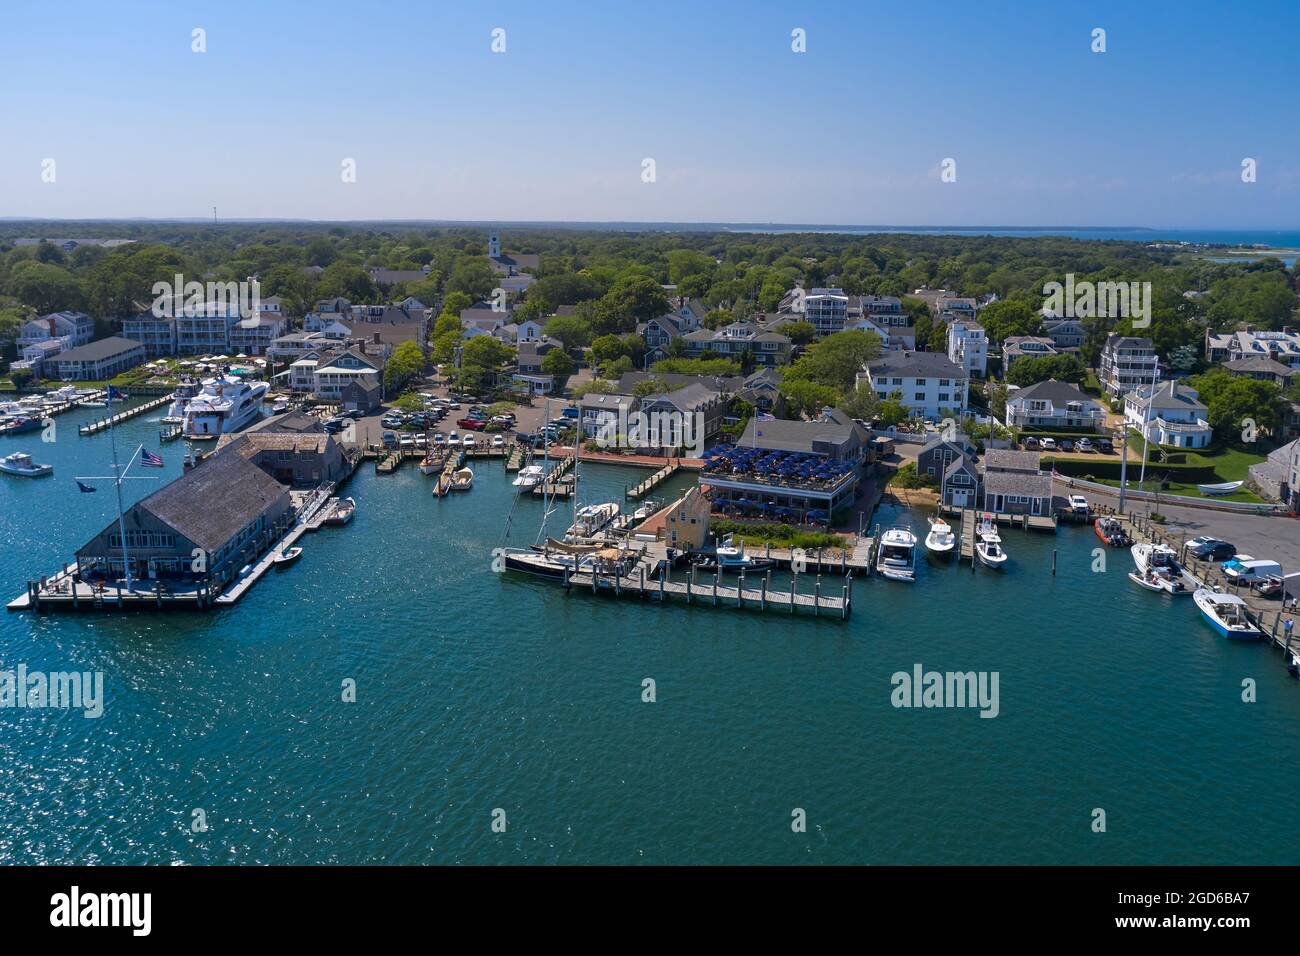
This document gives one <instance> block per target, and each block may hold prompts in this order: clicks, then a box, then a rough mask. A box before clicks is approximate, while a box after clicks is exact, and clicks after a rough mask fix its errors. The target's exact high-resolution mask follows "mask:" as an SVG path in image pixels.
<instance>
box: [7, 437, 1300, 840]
mask: <svg viewBox="0 0 1300 956" xmlns="http://www.w3.org/2000/svg"><path fill="white" fill-rule="evenodd" d="M79 416H80V417H82V418H84V417H89V413H74V414H70V415H66V416H63V417H61V418H59V419H58V424H59V428H60V440H59V441H58V442H57V443H55V444H54V445H42V444H41V443H40V441H39V435H35V436H33V435H25V436H21V437H18V438H7V439H0V444H2V445H3V446H4V447H3V449H0V451H2V452H3V453H4V454H8V453H9V452H10V451H11V450H14V449H17V448H24V449H26V450H28V451H31V452H33V453H34V454H35V455H36V457H37V459H38V460H42V461H49V462H52V463H53V464H54V465H55V466H56V469H57V471H56V475H55V477H54V478H52V479H44V480H40V481H26V480H16V479H9V478H4V479H0V507H2V509H3V515H4V522H3V535H2V537H0V585H3V588H4V592H3V596H4V597H5V599H6V600H8V599H9V598H10V597H13V596H15V595H17V594H18V593H19V592H20V591H21V590H22V587H23V582H24V581H25V580H26V579H27V577H29V576H34V575H38V574H40V573H42V572H48V571H49V570H50V569H52V568H54V567H56V566H57V565H58V563H59V562H60V561H61V560H63V559H66V558H67V557H69V556H70V555H71V553H72V551H73V550H74V549H75V547H76V546H78V545H79V544H81V543H82V542H83V541H84V540H85V539H86V538H88V537H89V536H90V535H91V534H92V533H93V532H94V531H96V530H98V529H99V528H100V527H101V526H102V525H104V524H106V523H107V522H108V521H109V520H110V519H111V517H112V515H113V510H112V501H111V497H110V493H111V492H110V489H109V488H108V486H107V484H106V483H103V482H101V484H100V488H101V490H100V491H99V492H98V493H97V494H95V495H81V494H78V493H77V492H76V489H75V486H74V485H73V482H72V478H73V476H74V475H81V474H91V475H95V474H106V473H107V469H106V463H107V460H108V453H107V449H108V438H107V436H106V435H105V436H97V437H95V438H79V437H77V435H76V433H75V424H76V423H77V421H78V417H79ZM153 417H154V414H150V415H146V416H144V417H142V418H141V419H137V420H135V421H134V422H132V423H130V424H129V425H127V426H125V427H124V428H123V429H121V430H120V432H119V438H121V439H122V445H123V446H124V447H127V446H129V447H130V448H134V446H135V444H136V443H137V442H139V441H142V440H147V441H148V443H149V447H150V448H151V449H153V450H155V451H156V450H158V446H157V443H156V437H155V436H156V432H157V427H158V426H157V424H156V423H154V422H151V421H150V419H151V418H153ZM132 436H134V438H133V439H132ZM162 453H163V455H164V457H165V458H166V460H167V468H166V469H165V476H167V477H171V476H174V475H176V474H178V473H179V471H180V465H179V463H180V455H181V448H180V446H179V445H169V446H164V448H163V449H162ZM641 474H642V473H640V472H636V471H632V472H628V471H625V470H622V469H615V468H609V467H601V466H592V467H589V468H585V469H584V476H585V479H586V480H585V481H584V485H585V486H586V494H588V495H591V496H592V497H600V498H605V497H614V496H621V494H622V490H623V487H624V485H625V484H627V483H629V482H631V481H635V480H636V478H637V477H638V476H640V475H641ZM133 484H134V485H135V486H138V487H135V488H133V489H132V491H133V492H134V493H135V494H142V493H144V492H145V491H146V490H147V489H146V487H144V486H149V487H150V488H151V487H153V486H154V485H155V484H156V483H154V482H143V481H141V482H135V483H133ZM348 493H349V494H352V495H353V496H355V497H356V499H357V501H358V504H359V510H358V515H357V518H356V520H355V521H354V522H353V524H352V525H351V526H350V527H348V528H345V529H330V530H326V531H324V532H322V533H320V534H317V535H310V536H308V537H307V538H306V539H305V540H304V545H305V547H306V553H305V555H304V556H303V558H302V560H301V561H300V562H299V563H298V564H297V565H296V566H294V567H292V568H290V569H288V570H286V571H282V572H277V573H273V574H272V575H270V576H268V577H267V578H266V579H265V580H264V581H263V582H262V583H260V584H258V585H257V586H256V587H255V588H254V589H253V590H252V592H251V593H250V595H249V596H248V597H247V598H246V599H245V600H244V601H243V602H242V603H241V604H240V605H238V606H236V607H235V608H233V609H229V610H226V611H222V612H219V613H216V614H212V615H206V614H197V613H163V614H155V613H146V614H125V615H122V614H91V613H84V614H66V613H65V614H44V615H34V614H4V615H0V665H2V666H3V668H5V669H9V668H14V667H16V666H17V665H18V664H19V663H24V664H26V665H27V666H28V668H29V669H42V670H46V671H55V670H71V669H77V670H102V671H103V672H104V675H105V682H106V703H105V713H104V716H103V717H102V718H100V719H98V720H92V719H86V718H85V717H83V716H82V715H81V714H80V712H59V711H17V710H5V711H0V860H3V861H4V862H9V863H15V862H32V863H37V862H39V863H57V862H80V863H120V864H126V863H160V864H170V863H179V862H184V863H193V864H203V863H216V864H228V863H313V862H329V863H380V862H388V863H803V862H806V863H872V864H885V863H964V864H979V863H1120V864H1126V863H1162V864H1168V863H1296V862H1297V860H1298V859H1300V852H1298V851H1297V850H1296V848H1295V841H1294V840H1293V839H1291V838H1290V836H1289V833H1288V830H1287V826H1286V819H1287V818H1286V816H1285V814H1284V813H1282V814H1279V813H1278V812H1277V811H1278V810H1279V809H1280V808H1285V807H1288V806H1290V805H1291V803H1292V800H1293V797H1294V792H1295V780H1296V766H1297V763H1298V762H1300V734H1297V732H1296V730H1297V728H1298V727H1300V687H1297V686H1296V682H1295V681H1293V680H1292V679H1291V678H1289V677H1288V676H1287V674H1286V670H1285V668H1284V667H1283V666H1282V664H1281V661H1280V659H1279V656H1278V655H1276V654H1275V653H1273V652H1270V651H1268V650H1266V649H1265V648H1263V647H1262V646H1242V645H1234V644H1229V643H1227V642H1226V641H1223V640H1220V639H1218V638H1216V637H1215V636H1214V635H1213V634H1212V633H1211V632H1210V630H1209V628H1208V627H1206V626H1204V625H1203V624H1202V622H1201V621H1200V620H1199V618H1198V616H1197V614H1196V611H1195V608H1194V607H1193V606H1192V604H1191V602H1190V601H1189V600H1184V601H1181V602H1179V603H1172V602H1171V600H1170V599H1168V598H1165V597H1163V596H1160V597H1157V596H1155V595H1151V594H1149V593H1146V592H1144V591H1140V590H1139V589H1137V588H1135V587H1133V585H1132V584H1131V583H1130V582H1129V581H1128V580H1127V579H1126V577H1125V574H1126V572H1127V570H1128V568H1129V562H1128V558H1127V556H1126V555H1125V554H1123V553H1122V552H1114V551H1112V552H1109V553H1108V554H1107V558H1108V559H1109V561H1110V565H1109V570H1108V571H1107V572H1106V573H1092V572H1091V571H1090V569H1089V568H1090V564H1091V561H1092V553H1091V552H1092V549H1093V546H1094V545H1095V544H1096V540H1095V538H1093V537H1092V536H1091V534H1090V533H1088V532H1086V531H1085V530H1082V529H1077V528H1063V529H1062V530H1061V532H1060V533H1059V534H1058V535H1056V536H1054V537H1053V536H1049V535H1028V534H1025V533H1022V532H1015V531H1009V532H1007V533H1006V535H1005V541H1006V545H1007V548H1008V550H1009V552H1010V553H1011V556H1012V560H1011V566H1010V567H1009V568H1008V569H1007V570H1006V572H1005V573H1003V574H1000V575H999V574H994V573H991V572H986V571H984V570H982V569H981V570H979V571H977V572H975V573H972V572H971V571H970V569H969V568H968V567H966V568H961V569H958V568H956V567H932V566H930V565H928V564H927V563H926V562H925V559H924V558H923V559H922V561H921V569H920V573H919V580H918V581H917V582H916V583H915V584H914V585H911V586H908V585H902V584H895V583H890V582H886V581H883V580H880V579H873V580H868V581H862V582H859V583H857V584H856V585H855V591H854V595H855V603H854V613H853V616H852V618H851V619H850V620H849V621H848V622H847V623H840V622H837V621H828V620H814V619H812V618H811V617H795V618H790V617H788V616H785V615H780V614H773V613H769V614H766V615H764V614H760V613H756V612H747V613H740V612H736V611H732V610H714V609H711V608H701V607H692V608H687V607H684V606H677V605H672V606H666V607H659V606H657V605H654V604H648V603H637V602H633V601H630V600H619V599H615V598H612V597H592V596H590V595H580V594H571V595H565V594H564V593H563V591H562V590H561V589H559V588H556V587H554V586H553V585H549V584H545V583H540V582H533V581H530V580H523V579H517V578H513V577H505V578H503V577H502V576H500V575H496V574H493V573H492V572H491V570H490V560H491V557H490V551H491V549H492V548H493V547H496V546H498V545H500V544H501V543H502V532H503V527H504V524H505V515H506V514H507V512H508V511H509V509H510V504H511V501H512V496H511V494H510V488H509V485H508V483H507V480H506V478H505V476H504V472H503V469H502V468H501V466H500V465H499V464H485V465H483V466H482V467H481V468H479V469H478V479H477V481H476V483H475V487H474V490H473V491H472V492H471V493H469V494H468V495H466V496H463V497H456V498H452V499H449V500H445V501H437V500H435V499H434V498H433V497H432V496H431V495H430V494H429V479H427V478H425V477H424V476H422V475H420V474H419V473H418V471H416V470H415V469H414V468H409V467H408V468H406V469H404V470H403V471H401V472H399V473H398V474H396V475H393V476H382V477H379V476H375V475H374V474H373V471H372V469H371V468H369V467H364V468H362V469H361V470H360V471H359V472H358V473H357V476H356V477H355V478H354V480H353V482H352V483H351V485H350V487H349V489H348ZM540 508H541V505H540V503H539V502H536V501H533V500H531V499H530V500H526V501H523V502H522V503H521V504H520V506H519V509H518V511H517V512H516V515H515V520H514V527H515V533H514V534H513V535H512V539H511V543H521V544H522V543H527V542H528V541H531V540H532V537H533V534H534V533H535V530H536V527H537V522H538V518H539V516H540ZM563 515H564V512H563V510H562V511H561V513H560V514H559V515H557V516H556V520H557V522H559V521H561V520H562V518H563ZM895 518H900V519H903V520H907V519H909V518H910V519H911V520H912V522H913V524H914V526H917V527H920V526H921V525H922V524H923V519H922V518H921V516H920V515H907V514H903V515H897V514H894V513H886V514H884V515H883V516H882V520H884V521H886V523H888V522H890V521H892V520H894V519H895ZM562 527H563V524H560V528H561V529H562ZM1053 548H1056V549H1058V550H1059V555H1058V562H1059V570H1058V574H1057V576H1056V577H1055V578H1053V577H1052V574H1051V570H1050V569H1051V554H1052V549H1053ZM918 662H919V663H922V664H924V665H925V666H926V668H934V669H938V670H986V671H997V672H998V673H999V676H1000V680H999V690H1000V693H999V704H1000V711H1001V712H1000V715H999V716H998V717H997V718H996V719H981V718H979V717H978V715H977V712H976V711H975V710H956V709H947V710H905V709H895V708H894V707H892V706H891V704H890V693H891V690H892V687H891V683H890V676H891V674H893V673H894V672H895V671H900V670H903V671H910V670H911V669H912V667H913V665H914V664H916V663H918ZM646 677H652V678H654V680H655V681H656V684H657V697H658V700H657V702H656V703H653V704H647V703H642V702H641V682H642V679H643V678H646ZM1247 677H1250V678H1254V679H1255V680H1256V681H1257V682H1258V698H1259V700H1258V702H1257V703H1254V704H1246V703H1243V702H1242V701H1241V681H1242V680H1243V678H1247ZM345 678H353V679H355V680H356V682H357V688H358V691H357V693H358V700H357V702H356V703H353V704H345V703H342V702H341V700H340V687H341V682H342V681H343V680H344V679H345ZM497 807H500V808H503V809H504V810H505V811H506V814H507V821H508V828H507V831H506V832H505V833H504V834H498V833H493V832H492V829H491V826H490V824H491V819H492V811H493V809H494V808H497ZM796 807H799V808H803V809H805V810H806V811H807V814H808V832H807V833H803V834H796V833H792V832H791V828H790V820H791V811H792V809H793V808H796ZM1095 807H1101V808H1104V809H1105V811H1106V814H1107V832H1106V833H1104V834H1097V833H1093V832H1092V831H1091V829H1090V822H1091V813H1092V810H1093V808H1095ZM196 808H201V809H202V810H203V811H204V813H205V815H206V818H207V823H208V830H207V832H205V833H191V832H190V822H191V819H192V816H191V814H192V811H193V810H194V809H196Z"/></svg>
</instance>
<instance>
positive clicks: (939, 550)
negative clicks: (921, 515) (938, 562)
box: [925, 517, 957, 558]
mask: <svg viewBox="0 0 1300 956" xmlns="http://www.w3.org/2000/svg"><path fill="white" fill-rule="evenodd" d="M956 545H957V536H956V535H954V534H953V533H952V526H951V525H949V524H948V522H946V521H944V520H943V519H942V518H939V517H934V518H931V519H930V533H929V534H927V535H926V536H925V549H926V550H927V551H928V552H930V554H934V555H938V556H939V557H942V558H946V557H948V556H949V555H950V554H952V552H953V548H954V547H956Z"/></svg>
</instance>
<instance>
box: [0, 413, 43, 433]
mask: <svg viewBox="0 0 1300 956" xmlns="http://www.w3.org/2000/svg"><path fill="white" fill-rule="evenodd" d="M40 427H41V420H40V419H39V418H37V417H35V416H20V415H16V416H14V417H12V418H6V419H5V420H4V421H0V435H21V434H23V433H24V432H34V431H39V430H40Z"/></svg>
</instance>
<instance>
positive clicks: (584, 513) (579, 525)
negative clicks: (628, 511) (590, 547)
mask: <svg viewBox="0 0 1300 956" xmlns="http://www.w3.org/2000/svg"><path fill="white" fill-rule="evenodd" d="M618 512H619V507H618V504H617V503H616V502H613V501H606V502H603V503H602V504H598V505H583V506H582V507H581V508H579V509H578V512H577V514H576V515H575V516H574V519H573V524H572V525H570V526H569V530H568V531H566V532H565V533H564V540H565V541H575V540H578V539H581V538H591V537H594V536H595V535H596V534H598V533H599V532H601V531H603V530H604V529H605V527H606V525H608V524H609V523H610V522H611V521H613V520H614V519H615V518H617V517H618Z"/></svg>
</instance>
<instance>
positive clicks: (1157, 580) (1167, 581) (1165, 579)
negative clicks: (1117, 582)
mask: <svg viewBox="0 0 1300 956" xmlns="http://www.w3.org/2000/svg"><path fill="white" fill-rule="evenodd" d="M1128 579H1129V580H1130V581H1132V582H1133V583H1134V584H1136V585H1137V586H1138V587H1140V588H1146V589H1147V590H1148V591H1163V592H1164V593H1165V594H1174V595H1179V594H1191V593H1192V590H1193V589H1192V588H1190V587H1188V586H1187V584H1186V583H1185V582H1184V581H1183V579H1182V578H1181V577H1175V576H1174V575H1172V574H1170V573H1169V572H1167V571H1159V570H1151V571H1147V572H1146V573H1145V574H1143V573H1141V572H1139V571H1130V572H1129V573H1128Z"/></svg>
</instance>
